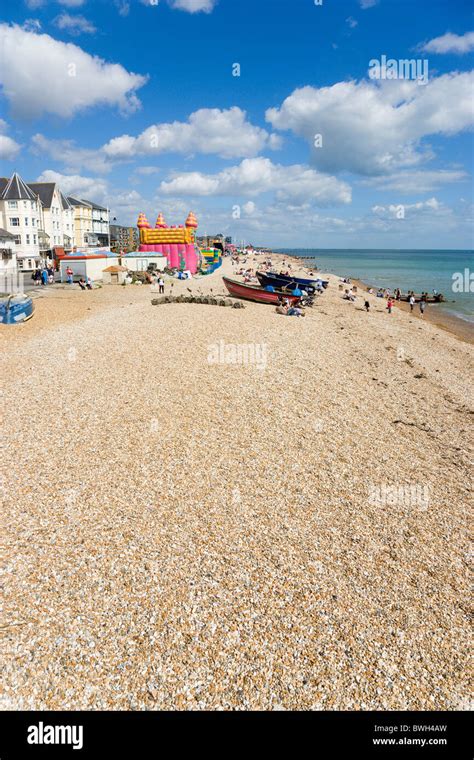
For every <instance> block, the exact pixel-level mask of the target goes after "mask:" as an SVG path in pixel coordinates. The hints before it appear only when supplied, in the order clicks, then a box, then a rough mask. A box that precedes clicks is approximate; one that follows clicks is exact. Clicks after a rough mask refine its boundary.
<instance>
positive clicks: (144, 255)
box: [122, 251, 166, 259]
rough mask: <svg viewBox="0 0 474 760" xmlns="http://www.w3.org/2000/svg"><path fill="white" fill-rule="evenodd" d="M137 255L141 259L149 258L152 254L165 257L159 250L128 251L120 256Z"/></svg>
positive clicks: (130, 256)
mask: <svg viewBox="0 0 474 760" xmlns="http://www.w3.org/2000/svg"><path fill="white" fill-rule="evenodd" d="M134 256H139V257H140V258H141V259H151V258H152V257H153V256H158V257H159V258H161V259H163V258H164V259H165V258H166V254H164V253H160V252H159V251H130V253H124V254H123V255H122V258H125V259H126V258H133V257H134Z"/></svg>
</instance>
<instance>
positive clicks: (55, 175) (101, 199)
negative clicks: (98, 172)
mask: <svg viewBox="0 0 474 760" xmlns="http://www.w3.org/2000/svg"><path fill="white" fill-rule="evenodd" d="M36 181H37V182H57V183H58V185H59V187H60V189H61V190H62V192H63V193H64V194H65V195H75V196H77V197H78V198H87V200H89V201H94V202H95V203H100V204H103V203H105V201H106V198H107V191H108V185H107V182H106V180H103V179H98V178H97V177H82V176H80V175H78V174H61V173H60V172H55V171H53V170H51V169H46V171H44V172H43V173H42V174H40V176H39V177H38V179H37V180H36Z"/></svg>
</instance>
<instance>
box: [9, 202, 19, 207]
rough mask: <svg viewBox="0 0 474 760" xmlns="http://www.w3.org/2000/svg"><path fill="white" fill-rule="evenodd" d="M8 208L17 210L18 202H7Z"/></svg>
mask: <svg viewBox="0 0 474 760" xmlns="http://www.w3.org/2000/svg"><path fill="white" fill-rule="evenodd" d="M8 208H18V201H8Z"/></svg>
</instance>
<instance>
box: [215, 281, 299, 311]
mask: <svg viewBox="0 0 474 760" xmlns="http://www.w3.org/2000/svg"><path fill="white" fill-rule="evenodd" d="M222 279H223V281H224V285H225V286H226V288H227V290H228V291H229V293H230V295H231V296H234V298H244V299H245V300H246V301H255V302H256V303H270V304H274V305H275V306H276V305H277V304H278V302H279V300H280V299H281V298H285V299H288V301H289V302H290V304H291V305H293V304H295V303H296V302H297V301H299V298H298V296H292V295H287V294H286V293H281V292H278V291H274V292H271V291H269V290H265V289H264V288H259V287H257V286H255V285H247V284H245V283H244V282H238V281H237V280H231V279H229V278H228V277H223V278H222Z"/></svg>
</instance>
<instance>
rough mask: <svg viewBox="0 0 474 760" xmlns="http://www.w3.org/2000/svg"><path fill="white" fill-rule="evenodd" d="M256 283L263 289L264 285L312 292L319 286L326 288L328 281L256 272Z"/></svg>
mask: <svg viewBox="0 0 474 760" xmlns="http://www.w3.org/2000/svg"><path fill="white" fill-rule="evenodd" d="M256 275H257V278H258V281H259V282H260V284H261V285H263V287H265V286H266V285H273V287H274V288H280V289H281V290H288V289H292V288H296V287H298V288H303V289H304V290H309V291H314V290H316V288H317V287H318V285H319V284H321V285H322V287H323V288H327V286H328V285H329V280H321V279H320V278H316V279H311V280H310V279H308V278H306V277H292V276H290V275H286V274H277V273H276V272H256Z"/></svg>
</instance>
